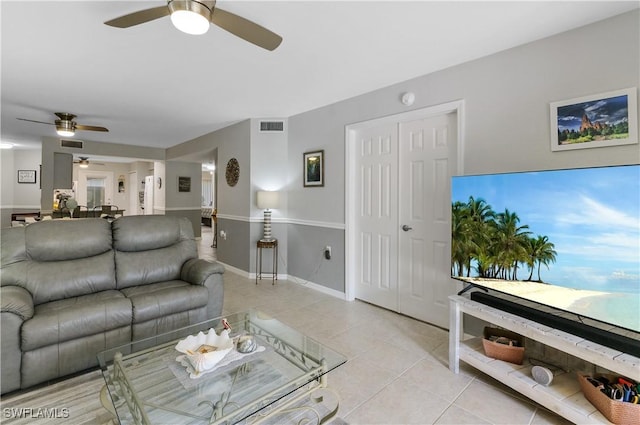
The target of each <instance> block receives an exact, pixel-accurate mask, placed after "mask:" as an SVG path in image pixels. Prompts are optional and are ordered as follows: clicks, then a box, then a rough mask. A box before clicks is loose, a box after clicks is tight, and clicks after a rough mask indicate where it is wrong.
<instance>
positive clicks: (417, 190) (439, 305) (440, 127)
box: [398, 114, 456, 327]
mask: <svg viewBox="0 0 640 425" xmlns="http://www.w3.org/2000/svg"><path fill="white" fill-rule="evenodd" d="M455 124H456V118H455V114H448V115H442V116H437V117H432V118H428V119H421V120H415V121H410V122H405V123H400V127H399V128H400V135H399V164H400V166H399V170H400V177H399V183H400V188H406V190H400V191H399V192H400V198H399V218H400V225H401V226H402V225H406V226H408V227H410V228H411V230H409V231H400V236H399V242H398V243H399V263H398V268H399V270H400V277H399V281H398V305H399V311H400V312H402V313H403V314H407V315H409V316H412V317H415V318H418V319H421V320H424V321H427V322H430V323H434V324H436V325H439V326H443V327H447V322H448V299H447V297H448V296H449V295H450V294H451V293H452V291H453V290H454V289H455V287H453V285H451V284H450V280H449V273H450V267H449V263H450V261H449V256H450V248H449V246H450V234H451V230H450V224H449V223H450V215H451V207H450V195H449V192H450V187H449V185H450V176H451V175H452V173H453V172H454V171H455V170H452V169H451V167H452V166H454V167H455V163H456V162H455V158H456V152H455V140H456V135H455V128H456V127H455Z"/></svg>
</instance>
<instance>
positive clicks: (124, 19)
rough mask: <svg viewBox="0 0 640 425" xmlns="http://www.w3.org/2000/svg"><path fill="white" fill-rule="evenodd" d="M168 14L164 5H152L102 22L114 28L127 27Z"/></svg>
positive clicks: (167, 9)
mask: <svg viewBox="0 0 640 425" xmlns="http://www.w3.org/2000/svg"><path fill="white" fill-rule="evenodd" d="M170 14H171V12H170V11H169V8H168V7H167V6H166V5H165V6H158V7H152V8H151V9H145V10H139V11H137V12H133V13H130V14H128V15H124V16H120V17H118V18H115V19H112V20H110V21H107V22H105V23H104V24H105V25H109V26H112V27H116V28H129V27H133V26H135V25H140V24H144V23H145V22H149V21H153V20H155V19H159V18H162V17H163V16H168V15H170Z"/></svg>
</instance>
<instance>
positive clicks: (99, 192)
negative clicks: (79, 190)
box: [87, 177, 106, 209]
mask: <svg viewBox="0 0 640 425" xmlns="http://www.w3.org/2000/svg"><path fill="white" fill-rule="evenodd" d="M105 186H106V179H104V178H93V177H87V209H92V208H94V207H98V206H100V205H103V204H104V192H105Z"/></svg>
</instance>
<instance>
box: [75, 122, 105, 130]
mask: <svg viewBox="0 0 640 425" xmlns="http://www.w3.org/2000/svg"><path fill="white" fill-rule="evenodd" d="M76 130H87V131H109V130H108V129H107V128H105V127H96V126H94V125H82V124H76Z"/></svg>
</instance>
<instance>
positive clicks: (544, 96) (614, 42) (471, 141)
mask: <svg viewBox="0 0 640 425" xmlns="http://www.w3.org/2000/svg"><path fill="white" fill-rule="evenodd" d="M639 15H640V12H639V11H638V10H635V11H633V12H630V13H626V14H623V15H620V16H617V17H614V18H611V19H607V20H605V21H601V22H597V23H594V24H592V25H589V26H587V27H583V28H579V29H576V30H572V31H569V32H566V33H562V34H559V35H556V36H553V37H549V38H546V39H543V40H539V41H536V42H533V43H530V44H527V45H523V46H519V47H516V48H513V49H510V50H507V51H504V52H500V53H497V54H494V55H491V56H488V57H484V58H481V59H478V60H475V61H472V62H468V63H465V64H461V65H459V66H455V67H452V68H448V69H445V70H442V71H439V72H436V73H433V74H429V75H425V76H422V77H419V78H415V79H412V80H409V81H406V82H403V83H399V84H395V85H393V86H390V87H386V88H383V89H380V90H377V91H374V92H371V93H367V94H364V95H362V96H358V97H355V98H352V99H348V100H346V101H343V102H339V103H336V104H333V105H329V106H326V107H323V108H320V109H317V110H314V111H309V112H306V113H303V114H300V115H296V116H293V117H290V118H289V121H288V123H289V166H288V170H289V176H290V182H291V183H290V184H289V185H288V186H287V192H288V201H289V202H288V209H287V214H288V217H289V219H290V220H311V221H317V222H328V223H332V224H338V225H339V224H344V223H345V217H344V210H345V204H344V202H345V190H344V187H345V181H344V178H345V177H344V176H345V164H344V158H345V146H344V143H345V126H347V125H349V124H353V123H358V122H362V121H367V120H371V119H375V118H379V117H384V116H388V115H393V114H398V113H401V112H405V111H408V110H413V109H420V108H425V107H428V106H434V105H439V104H443V103H446V102H450V101H453V100H458V99H464V101H465V111H464V115H465V120H464V133H465V136H464V147H463V150H464V156H463V159H464V173H465V174H472V173H491V172H506V171H524V170H541V169H557V168H570V167H586V166H597V165H610V164H630V163H638V162H640V145H637V144H636V145H627V146H618V147H611V148H596V149H582V150H572V151H564V152H552V151H551V150H550V145H549V126H550V123H549V102H554V101H558V100H565V99H571V98H575V97H580V96H585V95H589V94H597V93H602V92H607V91H611V90H615V89H620V88H626V87H638V86H640V81H639V79H640V66H639V62H640V58H639V52H640V30H639V25H638V22H639V19H640V16H639ZM606 58H610V59H606ZM407 91H412V92H414V93H415V95H416V102H415V103H414V104H413V105H412V106H411V107H406V106H404V105H403V104H402V103H400V96H401V94H402V93H404V92H407ZM315 149H324V150H325V167H326V174H325V186H324V187H323V188H303V187H302V171H301V166H300V158H301V157H302V154H303V152H305V151H309V150H315ZM292 227H294V226H291V227H290V229H289V258H288V262H289V264H290V270H291V274H294V275H298V276H305V275H310V274H312V273H313V270H314V267H316V264H317V253H316V250H314V249H312V250H309V251H307V250H306V249H305V245H306V244H308V243H309V241H312V240H313V239H314V235H317V234H319V233H322V231H319V230H321V229H313V230H309V231H307V232H306V233H304V234H303V231H300V230H298V231H296V232H294V231H292ZM326 231H327V232H331V230H330V229H326ZM343 246H344V245H343ZM294 264H295V272H294V271H293V269H292V267H294V266H293V265H294ZM327 269H332V270H331V272H330V271H329V270H326V275H327V276H329V275H333V276H337V277H339V279H340V282H339V283H326V282H322V281H320V280H318V282H317V283H321V284H323V285H327V286H330V287H332V288H340V290H343V288H344V264H341V263H340V262H337V261H336V262H330V263H327ZM322 278H323V277H322ZM318 279H321V277H320V276H319V277H318Z"/></svg>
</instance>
